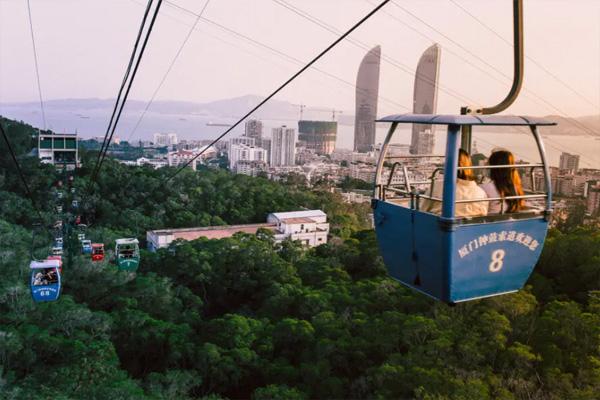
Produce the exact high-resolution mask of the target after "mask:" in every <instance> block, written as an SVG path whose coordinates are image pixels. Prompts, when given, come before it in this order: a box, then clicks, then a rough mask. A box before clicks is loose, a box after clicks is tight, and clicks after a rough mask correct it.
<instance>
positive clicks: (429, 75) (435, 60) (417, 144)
mask: <svg viewBox="0 0 600 400" xmlns="http://www.w3.org/2000/svg"><path fill="white" fill-rule="evenodd" d="M440 54H441V50H440V46H439V45H438V44H434V45H433V46H431V47H429V48H428V49H427V50H425V52H424V53H423V55H421V58H420V59H419V64H418V65H417V72H416V74H415V89H414V94H413V113H415V114H435V113H436V109H437V93H438V77H439V74H440ZM434 129H435V125H422V124H413V127H412V138H411V143H410V152H411V154H432V153H433V147H434V145H435V130H434Z"/></svg>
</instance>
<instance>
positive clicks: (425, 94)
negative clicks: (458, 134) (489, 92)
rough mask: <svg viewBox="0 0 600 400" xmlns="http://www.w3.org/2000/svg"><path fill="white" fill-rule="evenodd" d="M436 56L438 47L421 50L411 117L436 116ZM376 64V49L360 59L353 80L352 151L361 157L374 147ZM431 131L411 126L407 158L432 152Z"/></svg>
mask: <svg viewBox="0 0 600 400" xmlns="http://www.w3.org/2000/svg"><path fill="white" fill-rule="evenodd" d="M440 56H441V49H440V46H439V45H438V44H434V45H432V46H430V47H429V48H428V49H427V50H425V52H424V53H423V55H421V58H420V59H419V64H418V65H417V70H416V72H415V87H414V93H413V113H415V114H435V113H436V109H437V96H438V79H439V75H440ZM380 63H381V46H376V47H374V48H372V49H371V50H370V51H369V52H368V53H367V54H366V55H365V57H364V58H363V60H362V62H361V63H360V66H359V68H358V76H357V77H356V111H355V121H354V151H357V152H361V153H366V152H369V151H372V150H373V148H374V146H375V133H376V129H375V119H377V100H378V98H379V70H380ZM433 127H434V126H433V125H419V124H413V130H412V138H411V143H410V153H411V154H431V153H432V152H433V147H434V144H435V140H434V131H433V129H434V128H433Z"/></svg>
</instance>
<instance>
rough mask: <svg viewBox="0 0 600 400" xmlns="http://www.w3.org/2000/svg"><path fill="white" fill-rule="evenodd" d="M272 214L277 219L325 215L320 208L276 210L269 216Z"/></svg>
mask: <svg viewBox="0 0 600 400" xmlns="http://www.w3.org/2000/svg"><path fill="white" fill-rule="evenodd" d="M271 215H272V216H273V217H275V218H277V219H279V220H283V219H287V218H311V217H327V214H325V213H324V212H323V211H321V210H305V211H289V212H276V213H271V214H269V216H271Z"/></svg>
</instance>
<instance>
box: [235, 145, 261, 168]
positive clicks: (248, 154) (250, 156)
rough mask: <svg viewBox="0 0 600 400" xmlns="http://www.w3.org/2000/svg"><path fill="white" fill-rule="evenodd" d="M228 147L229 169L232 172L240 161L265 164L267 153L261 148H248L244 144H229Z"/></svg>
mask: <svg viewBox="0 0 600 400" xmlns="http://www.w3.org/2000/svg"><path fill="white" fill-rule="evenodd" d="M229 147H230V149H229V153H228V157H229V169H231V170H232V171H233V170H234V169H235V168H236V165H237V164H238V162H240V161H260V162H263V163H266V162H267V151H266V150H265V149H263V148H261V147H255V146H248V145H245V144H231V145H230V146H229Z"/></svg>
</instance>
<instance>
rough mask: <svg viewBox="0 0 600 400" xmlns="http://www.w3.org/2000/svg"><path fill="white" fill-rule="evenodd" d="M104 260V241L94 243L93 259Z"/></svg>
mask: <svg viewBox="0 0 600 400" xmlns="http://www.w3.org/2000/svg"><path fill="white" fill-rule="evenodd" d="M102 260H104V243H92V261H102Z"/></svg>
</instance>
